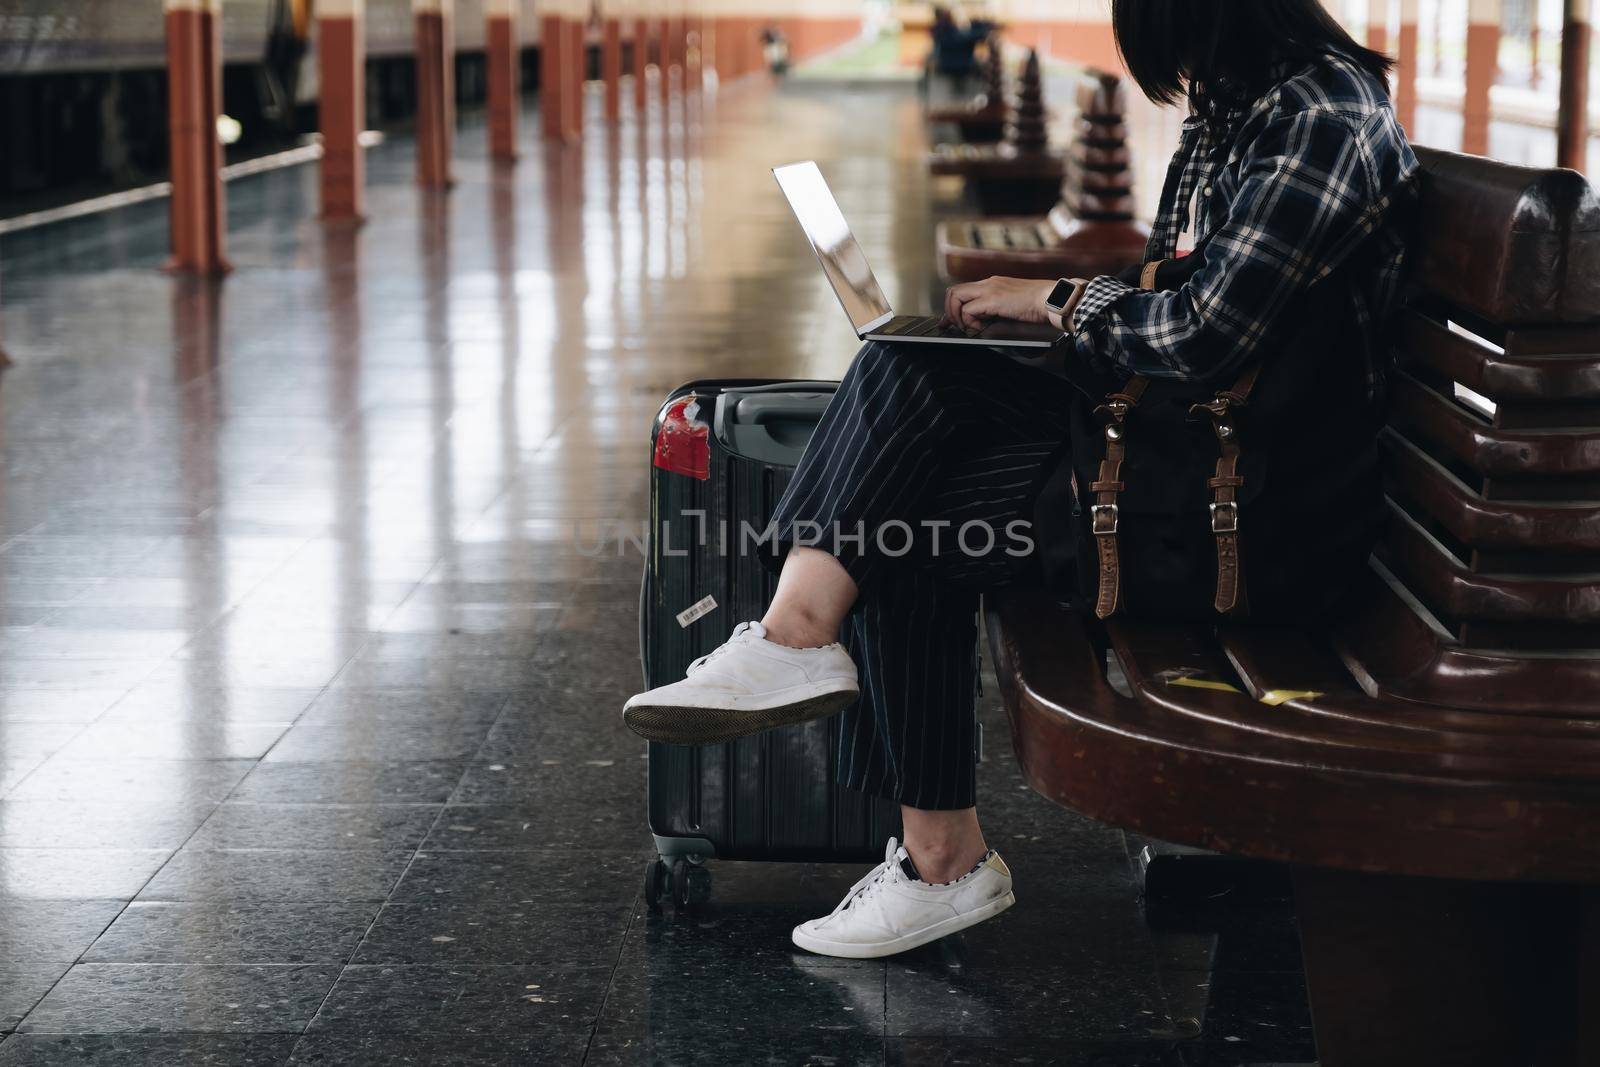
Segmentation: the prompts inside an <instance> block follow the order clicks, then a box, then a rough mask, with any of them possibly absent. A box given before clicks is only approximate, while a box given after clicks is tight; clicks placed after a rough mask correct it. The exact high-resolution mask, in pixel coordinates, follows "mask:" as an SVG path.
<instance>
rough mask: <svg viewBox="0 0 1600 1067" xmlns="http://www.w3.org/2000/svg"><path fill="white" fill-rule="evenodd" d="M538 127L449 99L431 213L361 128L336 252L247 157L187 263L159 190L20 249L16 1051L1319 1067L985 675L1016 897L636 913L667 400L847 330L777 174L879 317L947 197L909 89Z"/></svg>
mask: <svg viewBox="0 0 1600 1067" xmlns="http://www.w3.org/2000/svg"><path fill="white" fill-rule="evenodd" d="M589 103H590V105H591V106H595V105H596V103H597V102H596V100H594V99H592V98H591V99H590V101H589ZM779 130H781V131H783V135H782V136H781V137H779V136H774V131H779ZM524 131H525V132H524V136H525V138H526V140H525V142H524V144H523V150H524V157H523V159H522V161H521V162H520V164H519V165H518V166H516V167H515V168H507V167H503V166H494V165H491V164H490V163H489V162H487V159H486V157H487V152H486V148H485V144H484V131H483V129H482V127H481V125H480V124H479V122H478V120H477V119H475V118H474V117H473V116H467V117H466V119H465V120H464V124H463V129H462V130H461V133H460V140H459V143H458V149H457V167H456V170H457V178H458V184H457V185H456V187H455V188H454V189H453V190H452V191H451V192H449V193H447V194H444V193H437V192H428V191H425V190H421V189H419V188H417V187H416V186H415V184H414V182H413V173H414V159H413V153H414V146H413V144H412V142H411V141H410V139H409V138H407V137H404V136H395V137H391V138H389V139H388V140H387V141H386V143H384V144H383V145H382V146H380V147H378V148H375V149H374V150H372V152H371V153H370V156H369V161H368V162H369V167H370V171H369V185H368V196H369V200H368V210H369V218H368V221H367V222H366V224H365V225H364V226H363V227H361V228H350V227H343V226H332V227H330V226H325V225H324V224H322V223H320V222H318V221H317V220H316V219H315V217H314V215H315V212H316V202H317V199H316V178H315V172H314V168H311V167H295V168H290V169H285V170H280V171H276V172H272V173H266V174H261V175H257V176H253V177H249V178H243V179H240V180H237V181H235V182H233V183H231V184H230V185H229V187H228V190H227V195H228V200H229V220H230V224H229V255H230V258H231V260H232V263H233V268H234V269H233V271H232V273H231V274H230V275H228V276H227V277H226V278H225V279H223V280H221V281H219V282H215V283H210V282H196V281H193V280H188V279H182V278H177V277H173V276H169V275H165V274H163V273H162V272H161V270H160V267H161V263H162V259H163V256H164V255H165V254H166V249H167V231H166V213H165V208H164V205H163V204H161V203H159V202H152V203H147V204H141V205H136V206H132V207H129V208H126V209H121V210H117V211H112V212H107V213H102V214H97V215H94V216H91V217H86V218H81V219H76V220H72V221H69V222H63V223H57V224H53V225H50V226H48V227H41V228H37V229H32V230H28V231H25V232H22V233H19V234H13V235H9V236H7V237H6V238H5V239H4V241H3V242H0V279H3V284H4V292H5V310H4V330H5V333H4V337H5V343H6V345H7V347H8V349H9V350H10V352H11V353H12V355H13V356H14V357H15V359H16V361H17V362H16V364H15V365H14V366H13V367H11V368H10V369H8V370H6V371H5V372H4V376H3V378H0V449H3V453H0V454H3V460H4V468H3V480H0V622H3V629H0V647H3V650H4V655H3V657H0V757H3V758H0V1064H3V1065H8V1067H9V1065H24V1064H26V1065H29V1067H48V1065H52V1064H65V1063H88V1062H93V1063H115V1064H135V1063H184V1064H232V1065H244V1064H248V1065H251V1067H266V1065H280V1064H288V1063H294V1064H341V1065H364V1064H373V1065H376V1064H384V1065H390V1064H406V1063H411V1064H428V1065H444V1064H462V1065H465V1064H505V1063H541V1064H567V1063H574V1064H576V1063H594V1064H610V1063H690V1062H692V1063H695V1064H708V1063H718V1062H720V1063H730V1064H749V1063H831V1064H857V1063H860V1064H883V1063H891V1064H935V1063H937V1064H958V1063H973V1064H978V1063H982V1064H991V1063H1010V1062H1017V1063H1029V1064H1067V1065H1079V1067H1088V1065H1091V1064H1092V1065H1097V1067H1136V1065H1167V1067H1178V1065H1191V1067H1192V1065H1197V1064H1223V1063H1226V1064H1236V1063H1263V1064H1264V1063H1268V1062H1277V1063H1286V1062H1304V1061H1309V1060H1311V1059H1312V1058H1313V1056H1314V1053H1313V1049H1312V1039H1311V1030H1310V1019H1309V1016H1308V1013H1307V1010H1306V1007H1305V993H1304V988H1303V985H1302V978H1301V975H1300V960H1299V956H1298V949H1297V946H1296V941H1295V936H1294V927H1293V918H1292V914H1291V912H1290V908H1289V905H1288V904H1287V902H1282V903H1280V904H1277V905H1274V904H1271V903H1270V902H1269V903H1268V904H1265V905H1263V904H1261V903H1260V902H1255V903H1254V904H1252V906H1251V907H1250V908H1248V909H1241V910H1240V912H1239V914H1238V915H1237V916H1233V917H1231V918H1227V917H1225V920H1226V921H1224V922H1222V923H1221V924H1220V925H1219V924H1218V923H1217V922H1215V921H1212V922H1210V923H1209V925H1208V924H1206V923H1199V924H1187V925H1185V924H1180V925H1178V926H1177V927H1175V928H1172V929H1168V930H1166V931H1165V932H1156V931H1152V930H1151V928H1150V927H1149V925H1148V924H1147V923H1146V921H1145V919H1144V917H1143V916H1142V915H1141V912H1140V908H1139V904H1138V901H1137V899H1136V893H1135V882H1134V878H1133V875H1132V868H1131V864H1130V850H1136V849H1137V847H1138V845H1139V842H1137V841H1130V840H1129V839H1128V838H1127V837H1126V836H1125V835H1124V834H1122V833H1121V832H1119V831H1116V830H1112V829H1110V828H1108V827H1105V826H1102V825H1099V824H1097V823H1094V822H1092V821H1089V820H1087V819H1084V818H1082V817H1079V816H1076V815H1073V814H1072V813H1070V812H1067V811H1065V810H1063V809H1061V808H1059V807H1057V806H1056V805H1055V804H1053V803H1051V802H1050V801H1048V800H1046V799H1044V798H1042V797H1040V796H1037V795H1036V794H1034V793H1033V792H1032V791H1030V790H1029V789H1028V788H1026V787H1025V786H1024V785H1023V783H1022V780H1021V777H1020V774H1019V772H1018V770H1017V767H1016V765H1015V761H1014V759H1013V758H1012V757H1011V754H1010V752H1009V751H1007V745H1006V743H1005V740H1004V739H1005V738H1006V737H1007V730H1006V727H1005V721H1004V713H1003V712H1002V711H1001V709H1000V706H999V702H998V697H997V695H996V694H995V693H994V692H993V691H992V687H991V691H989V692H987V693H986V694H985V697H984V704H983V712H982V714H983V716H984V719H985V722H986V724H987V726H988V728H989V737H990V738H991V739H992V740H993V741H994V743H992V744H991V745H990V746H989V751H988V753H987V756H986V759H985V761H984V763H983V765H982V768H981V772H980V791H979V797H980V799H979V807H980V811H981V812H982V814H983V817H984V820H985V824H986V826H987V827H988V828H989V830H990V833H991V838H990V841H991V844H993V845H994V846H995V847H997V848H998V849H999V850H1001V852H1002V853H1003V854H1004V856H1005V857H1006V859H1007V861H1008V862H1009V864H1010V865H1011V867H1012V868H1013V870H1014V871H1015V873H1016V878H1017V895H1018V901H1019V903H1018V906H1017V907H1016V908H1014V909H1012V910H1011V911H1010V912H1009V913H1008V914H1007V915H1005V916H1004V917H1002V918H1000V919H998V920H996V921H995V922H993V923H991V924H985V925H983V926H980V927H978V928H976V929H974V930H973V931H971V932H969V933H968V934H967V935H965V936H963V937H957V938H952V939H948V940H946V941H944V942H940V943H938V944H936V945H934V946H929V947H928V948H925V949H921V950H918V951H916V952H913V953H910V954H908V955H906V956H903V957H898V958H895V959H891V960H888V961H841V960H832V959H825V958H821V957H814V956H809V955H806V954H804V953H802V952H800V951H799V950H796V949H794V948H793V947H792V946H791V944H790V942H789V930H790V928H791V927H792V926H794V925H795V924H796V923H798V922H800V921H803V920H804V919H807V918H811V917H815V916H817V915H820V914H824V913H826V912H827V911H829V910H831V909H832V908H833V907H834V905H835V904H836V903H837V902H838V900H839V897H840V896H841V894H842V893H843V892H844V890H845V889H846V888H847V887H848V886H849V885H850V884H851V883H852V882H853V881H854V880H855V879H856V878H857V877H858V876H859V875H860V873H861V871H860V870H859V869H857V868H851V867H842V866H840V867H835V866H827V865H802V866H795V865H782V864H720V865H719V867H718V871H717V876H716V877H717V888H716V895H715V897H714V899H713V900H712V902H711V903H710V904H709V905H707V906H706V907H705V908H704V910H702V911H701V912H700V913H698V914H694V915H675V914H673V913H671V912H670V911H669V912H668V913H667V914H665V915H660V916H657V915H652V914H650V913H649V912H648V910H647V909H646V907H645V905H644V903H643V901H642V900H641V887H640V882H641V879H640V874H641V871H642V869H643V866H644V863H645V861H646V858H647V857H648V856H651V855H653V850H652V849H651V847H650V835H649V833H648V830H647V827H646V825H645V814H644V808H645V760H644V758H643V745H642V743H641V742H640V741H639V740H638V739H637V738H635V737H634V736H633V735H632V734H630V733H629V732H628V731H626V730H625V729H624V728H623V726H622V723H621V721H620V715H619V712H620V708H621V705H622V702H623V700H624V699H625V698H626V697H627V696H628V695H629V694H630V693H632V692H633V691H634V690H635V689H637V688H639V687H640V670H639V665H638V664H639V660H638V655H639V652H638V626H637V620H636V609H637V603H638V589H639V585H638V583H639V577H640V568H641V560H640V558H639V556H638V554H637V552H636V551H635V550H633V549H631V548H630V549H628V550H626V551H624V552H622V553H621V554H618V553H617V552H615V551H611V552H607V553H603V554H601V555H599V556H595V555H593V554H592V553H591V550H589V549H588V546H591V545H593V544H594V543H595V542H596V540H597V535H598V534H601V533H603V531H604V530H606V529H607V528H608V527H607V526H605V525H604V524H615V525H620V526H629V527H631V528H632V529H634V530H637V529H638V528H639V526H640V524H641V523H642V521H643V520H644V519H645V518H646V516H647V508H648V499H647V494H646V489H647V485H646V480H647V474H648V469H649V468H648V456H647V451H648V443H649V428H650V424H651V419H652V417H653V416H654V414H655V412H656V410H657V408H658V406H659V404H660V401H661V399H662V397H663V396H664V395H665V394H666V393H667V391H668V390H669V389H671V388H672V387H674V386H676V385H678V384H679V383H681V382H684V381H687V380H689V379H693V378H697V377H704V376H718V375H722V376H729V375H738V376H772V377H796V378H803V377H825V378H832V377H838V376H839V375H840V374H842V373H843V371H844V368H845V367H846V366H847V364H848V362H849V360H850V358H851V356H852V354H853V352H854V350H855V347H856V344H855V339H854V335H853V333H852V331H851V329H850V327H849V325H848V323H847V322H846V320H845V317H844V316H843V315H842V314H841V313H840V310H839V308H838V306H837V305H836V303H835V301H834V297H833V295H832V293H831V292H830V291H829V289H828V288H827V286H826V283H825V281H824V279H823V277H822V275H821V273H820V272H819V270H818V269H817V266H816V263H815V260H814V259H813V257H812V253H811V251H810V249H809V248H808V247H807V245H806V244H805V242H804V240H803V238H802V236H801V234H800V232H799V231H798V229H797V228H796V227H795V225H794V222H793V219H792V217H791V216H790V214H789V211H788V208H787V207H786V205H785V203H784V201H783V200H782V198H781V197H780V195H779V194H778V190H777V189H776V187H775V185H774V183H773V182H772V180H771V178H770V177H769V175H768V174H767V169H768V168H769V167H771V166H773V165H775V164H779V163H784V162H789V161H792V160H795V159H800V158H815V159H817V160H818V161H819V162H820V163H821V164H822V166H823V169H824V171H825V172H826V174H827V175H828V177H829V179H830V181H831V182H832V183H833V184H834V188H835V191H836V192H837V194H838V196H839V199H840V201H841V203H842V205H843V207H844V209H845V212H846V214H847V215H848V217H849V218H850V221H851V222H852V224H853V225H854V227H855V229H856V231H857V233H858V235H859V236H860V237H861V239H862V241H863V244H864V247H865V249H866V252H867V254H868V256H869V257H870V258H871V259H872V261H873V262H874V264H875V265H876V266H877V268H878V271H879V276H880V279H881V280H882V282H883V283H884V286H885V288H886V290H887V291H888V293H889V295H890V297H891V299H892V300H894V301H895V302H896V304H897V306H903V307H905V308H906V309H908V310H911V309H914V308H915V307H917V306H922V305H924V304H925V303H926V301H927V300H928V299H929V296H930V293H931V292H932V291H933V289H934V287H935V285H936V280H935V277H934V269H933V268H934V255H933V222H934V221H935V218H934V215H933V214H932V213H930V210H931V211H933V212H936V211H937V210H938V209H937V207H935V208H934V209H930V208H929V207H928V205H929V204H930V202H934V203H936V202H937V200H936V193H937V190H934V189H932V188H931V187H930V179H929V178H928V177H927V173H926V166H925V162H924V161H925V156H926V152H927V149H928V143H927V135H926V131H925V124H924V122H923V120H922V114H921V110H920V104H919V102H918V100H917V98H916V96H915V91H914V88H913V87H912V86H910V85H907V84H903V83H886V84H882V85H859V84H852V85H849V86H842V85H838V84H829V83H827V82H826V81H819V80H808V79H801V80H797V81H794V82H791V83H789V84H787V85H779V86H772V85H768V84H766V82H765V81H764V80H756V79H747V80H745V81H742V82H740V83H737V84H732V85H728V86H724V87H723V88H722V89H721V90H720V91H717V92H708V93H705V94H690V95H689V96H687V98H685V97H684V96H674V97H673V98H672V100H671V102H670V104H668V105H666V106H665V107H663V106H662V105H661V104H660V103H659V102H655V103H652V104H651V107H650V111H649V113H648V114H647V115H646V116H644V117H643V119H642V120H640V121H635V120H634V119H632V118H625V119H624V121H623V122H622V123H621V124H620V126H618V127H616V128H615V129H612V130H607V129H606V128H605V127H604V126H603V125H602V124H600V123H599V122H598V121H596V122H594V123H592V124H591V125H590V127H589V132H588V134H587V136H586V137H585V139H584V140H583V141H582V143H581V145H579V146H575V147H549V146H547V145H545V144H542V143H541V142H539V141H538V140H537V139H535V137H534V134H535V132H536V131H537V122H533V121H530V122H527V123H525V125H524ZM1158 132H1159V131H1158ZM1152 140H1153V138H1152ZM1140 158H1141V160H1142V161H1143V165H1144V166H1146V167H1147V168H1155V170H1156V172H1157V173H1159V168H1160V167H1161V166H1162V165H1163V164H1164V159H1165V154H1164V153H1163V152H1160V151H1159V149H1158V146H1156V145H1155V144H1154V143H1151V144H1150V145H1149V147H1141V149H1140ZM1154 185H1155V183H1154V182H1153V181H1150V180H1146V182H1145V190H1146V192H1147V194H1148V196H1150V197H1151V198H1153V197H1154V195H1155V192H1156V189H1155V187H1154ZM726 621H727V625H728V626H729V627H730V628H731V627H732V625H733V624H734V623H736V622H738V621H740V620H737V619H729V620H726ZM1222 911H1223V912H1225V911H1226V909H1222ZM1213 919H1215V913H1213Z"/></svg>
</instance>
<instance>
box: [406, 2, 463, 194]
mask: <svg viewBox="0 0 1600 1067" xmlns="http://www.w3.org/2000/svg"><path fill="white" fill-rule="evenodd" d="M450 8H451V0H411V10H412V14H413V16H414V19H415V22H416V38H417V43H416V47H417V184H418V185H424V186H428V187H431V188H446V187H448V186H449V185H450V184H451V183H452V182H453V181H454V178H452V176H451V173H450V157H451V154H452V152H453V150H454V149H453V145H454V140H455V126H456V72H455V66H456V55H455V38H454V37H453V36H452V32H453V31H452V29H451V25H450Z"/></svg>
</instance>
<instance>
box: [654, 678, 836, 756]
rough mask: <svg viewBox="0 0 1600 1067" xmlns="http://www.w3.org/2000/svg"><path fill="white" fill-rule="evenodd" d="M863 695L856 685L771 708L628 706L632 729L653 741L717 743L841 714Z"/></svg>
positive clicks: (687, 743) (692, 743)
mask: <svg viewBox="0 0 1600 1067" xmlns="http://www.w3.org/2000/svg"><path fill="white" fill-rule="evenodd" d="M860 695H861V693H860V691H859V690H858V689H855V688H851V689H846V690H833V691H831V692H825V693H814V694H811V695H809V696H805V697H803V698H801V699H799V700H794V701H790V702H789V703H787V704H779V705H777V706H775V707H771V708H756V709H740V708H695V707H684V706H681V705H662V704H639V705H635V706H633V707H629V708H625V709H623V712H622V721H623V723H624V724H626V725H627V727H628V729H630V730H632V731H633V732H634V733H636V734H638V735H639V736H640V737H643V738H646V739H647V740H650V741H660V742H662V743H663V744H668V745H715V744H718V743H720V742H723V741H732V740H734V739H736V738H740V737H748V736H750V735H751V734H759V733H761V732H762V731H763V730H771V729H774V728H776V727H779V726H793V725H794V724H795V723H800V722H811V721H812V720H814V719H826V718H827V717H828V716H830V715H837V714H839V712H841V711H843V710H844V709H845V708H847V707H849V706H850V705H851V704H854V703H855V702H856V698H857V697H859V696H860Z"/></svg>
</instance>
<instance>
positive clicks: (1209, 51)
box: [1111, 0, 1394, 114]
mask: <svg viewBox="0 0 1600 1067" xmlns="http://www.w3.org/2000/svg"><path fill="white" fill-rule="evenodd" d="M1111 24H1112V28H1113V30H1114V31H1115V33H1116V38H1117V51H1118V52H1120V53H1121V54H1122V61H1123V63H1125V64H1126V65H1127V67H1128V73H1129V74H1131V75H1133V80H1134V81H1135V82H1137V83H1138V85H1139V88H1140V89H1142V90H1143V91H1144V95H1145V96H1147V97H1149V98H1150V99H1151V100H1153V101H1155V102H1156V103H1158V104H1174V103H1177V102H1178V101H1179V100H1180V99H1182V98H1183V96H1184V95H1185V93H1187V94H1188V96H1189V99H1190V100H1191V101H1193V102H1194V103H1195V104H1196V110H1197V111H1199V112H1200V113H1201V114H1206V113H1207V112H1208V110H1212V109H1217V108H1226V107H1227V106H1230V105H1237V104H1243V103H1248V102H1249V101H1251V100H1254V99H1255V98H1256V97H1257V96H1259V95H1260V94H1261V92H1262V91H1264V90H1265V89H1266V88H1267V82H1268V78H1269V75H1270V73H1271V71H1272V69H1273V67H1275V66H1276V65H1277V64H1279V63H1283V62H1299V61H1306V62H1309V61H1312V60H1315V59H1317V58H1319V57H1321V56H1325V55H1327V54H1328V53H1330V52H1339V53H1342V54H1343V55H1345V56H1348V57H1349V58H1350V59H1351V60H1353V61H1354V62H1355V63H1356V64H1357V65H1358V66H1361V67H1365V68H1366V69H1367V71H1368V72H1369V73H1370V74H1371V75H1372V76H1373V77H1374V78H1375V79H1377V80H1378V81H1379V82H1382V83H1383V84H1384V85H1385V86H1387V84H1388V82H1387V81H1386V78H1387V76H1388V73H1389V68H1390V67H1392V66H1394V60H1392V59H1390V58H1389V57H1388V56H1386V55H1384V54H1383V53H1382V52H1376V51H1373V50H1372V49H1370V48H1365V47H1363V46H1361V45H1360V44H1357V43H1356V42H1355V40H1354V39H1352V38H1351V36H1350V35H1349V34H1348V33H1346V32H1345V30H1344V27H1343V26H1340V25H1339V24H1338V23H1337V22H1335V21H1334V19H1333V17H1332V16H1331V15H1329V14H1328V12H1327V11H1325V10H1324V9H1323V7H1322V4H1321V3H1320V0H1112V3H1111Z"/></svg>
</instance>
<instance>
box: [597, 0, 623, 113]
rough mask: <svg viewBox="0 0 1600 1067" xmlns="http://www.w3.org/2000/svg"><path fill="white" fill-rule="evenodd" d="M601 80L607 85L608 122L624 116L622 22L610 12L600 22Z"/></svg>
mask: <svg viewBox="0 0 1600 1067" xmlns="http://www.w3.org/2000/svg"><path fill="white" fill-rule="evenodd" d="M600 79H601V81H603V82H604V83H605V91H606V97H605V101H606V102H605V113H606V121H607V122H615V121H617V118H618V116H620V115H621V114H622V20H621V19H619V18H617V17H616V16H615V15H614V14H611V13H610V12H605V13H604V14H603V15H602V18H601V22H600Z"/></svg>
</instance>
